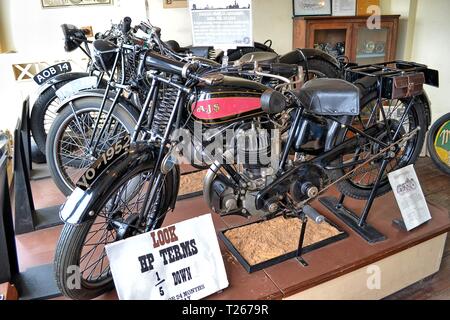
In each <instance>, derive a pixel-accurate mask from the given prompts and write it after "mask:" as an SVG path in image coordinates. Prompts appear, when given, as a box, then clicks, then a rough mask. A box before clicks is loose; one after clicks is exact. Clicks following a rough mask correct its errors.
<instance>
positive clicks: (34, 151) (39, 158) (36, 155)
mask: <svg viewBox="0 0 450 320" xmlns="http://www.w3.org/2000/svg"><path fill="white" fill-rule="evenodd" d="M31 161H33V162H34V163H37V164H43V163H46V162H47V159H46V158H45V154H43V153H42V152H41V150H39V147H38V146H37V144H36V142H35V141H34V139H31Z"/></svg>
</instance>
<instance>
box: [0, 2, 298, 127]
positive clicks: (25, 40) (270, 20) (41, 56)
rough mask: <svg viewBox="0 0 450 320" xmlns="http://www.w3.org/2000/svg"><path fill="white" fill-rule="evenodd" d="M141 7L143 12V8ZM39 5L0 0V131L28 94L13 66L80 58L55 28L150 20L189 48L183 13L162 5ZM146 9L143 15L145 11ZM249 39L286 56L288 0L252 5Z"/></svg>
mask: <svg viewBox="0 0 450 320" xmlns="http://www.w3.org/2000/svg"><path fill="white" fill-rule="evenodd" d="M146 2H147V4H148V7H146ZM40 3H41V2H40V0H0V31H1V32H0V37H1V44H2V48H3V49H6V50H9V51H15V52H16V53H13V54H1V55H0V74H1V75H2V76H1V77H0V95H1V97H2V98H1V100H0V101H1V102H0V104H1V105H0V109H3V110H5V109H7V110H8V112H4V113H3V116H2V117H0V128H9V129H10V130H11V129H13V128H14V126H15V124H16V121H17V117H18V116H19V114H20V105H21V101H22V100H23V99H24V98H25V97H26V96H27V95H28V94H30V93H31V94H32V93H34V91H35V90H36V89H37V86H36V85H35V84H34V83H33V82H31V81H24V82H20V83H18V82H15V80H14V74H13V72H12V67H11V66H12V64H14V63H30V62H40V61H46V62H51V61H55V60H65V59H75V60H77V59H79V58H80V57H83V55H82V54H81V52H80V51H79V50H78V51H76V52H74V53H70V54H67V53H66V52H65V51H64V49H63V35H62V32H61V29H60V25H61V24H63V23H70V24H74V25H76V26H79V27H82V26H92V27H93V28H94V32H102V31H105V30H106V29H108V28H109V26H110V23H111V20H112V21H113V22H118V21H120V20H121V19H122V18H123V17H125V16H130V17H131V18H132V19H133V21H135V22H139V21H141V20H144V19H146V18H147V17H148V18H149V19H150V21H151V22H152V24H154V25H156V26H159V27H161V28H162V37H163V39H164V40H170V39H175V40H177V41H178V42H180V44H181V45H190V44H192V32H191V18H190V15H189V11H188V9H187V8H181V9H163V0H147V1H146V0H114V3H115V4H114V6H88V7H70V8H55V9H42V8H41V4H40ZM146 8H148V10H146ZM253 11H254V12H253V14H254V38H255V41H259V42H264V41H266V40H267V39H272V40H273V48H274V49H275V50H276V51H278V52H280V53H286V52H288V51H290V50H291V49H292V0H277V1H275V0H253Z"/></svg>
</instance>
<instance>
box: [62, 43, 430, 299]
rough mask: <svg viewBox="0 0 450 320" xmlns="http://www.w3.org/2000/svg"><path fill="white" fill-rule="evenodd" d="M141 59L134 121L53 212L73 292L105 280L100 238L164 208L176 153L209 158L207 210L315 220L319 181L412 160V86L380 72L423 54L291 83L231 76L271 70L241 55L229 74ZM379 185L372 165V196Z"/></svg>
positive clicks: (156, 220)
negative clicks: (144, 83) (144, 89)
mask: <svg viewBox="0 0 450 320" xmlns="http://www.w3.org/2000/svg"><path fill="white" fill-rule="evenodd" d="M142 61H143V63H141V64H140V66H139V67H140V68H141V70H140V71H139V72H143V71H144V69H145V70H146V71H147V72H146V79H148V83H149V84H150V88H149V91H148V93H147V95H146V97H145V102H144V104H143V108H142V111H141V113H140V117H139V120H138V122H137V125H136V130H135V131H134V132H133V134H132V135H131V136H123V137H122V138H121V139H119V140H117V141H116V142H115V143H114V144H113V145H111V146H110V147H109V148H108V149H107V150H106V152H105V153H103V154H102V155H100V157H99V158H98V159H97V160H96V161H95V163H93V164H92V166H91V167H90V168H89V169H87V170H86V171H85V172H84V174H83V175H82V177H81V178H80V180H79V181H78V183H77V188H76V189H75V190H74V192H73V194H72V195H71V196H70V197H69V198H68V200H67V202H66V203H65V205H64V206H63V207H62V209H61V212H60V215H61V218H62V219H63V220H64V221H65V223H66V224H65V226H64V228H63V230H62V233H61V237H60V240H59V242H58V245H57V249H56V254H55V272H56V280H57V284H58V286H59V288H60V289H61V292H62V293H63V294H64V295H66V296H67V297H70V298H73V299H89V298H94V297H96V296H98V295H100V294H101V293H103V292H105V291H107V290H109V289H111V288H113V286H114V284H113V280H112V275H111V270H110V268H109V264H108V260H107V257H106V252H105V250H104V246H105V245H106V244H109V243H112V242H115V241H119V240H123V239H126V238H129V237H132V236H134V235H138V234H141V233H144V232H148V231H150V230H153V229H155V228H158V227H160V226H161V225H162V223H163V221H164V218H165V216H166V214H167V213H168V212H169V211H171V210H173V209H174V208H175V204H176V200H177V195H178V189H179V183H180V182H179V181H180V170H179V166H178V162H179V161H180V160H179V159H188V160H189V161H190V162H196V161H197V160H199V161H200V162H202V163H203V162H208V163H210V168H209V170H208V173H207V175H206V177H205V181H204V197H205V201H206V202H207V204H208V205H209V206H210V208H211V210H212V211H213V212H215V213H217V214H220V215H222V216H226V215H240V216H245V217H250V216H258V217H261V218H263V219H270V218H273V217H275V216H277V215H284V216H286V217H289V216H302V215H305V214H307V215H308V216H309V217H310V218H312V219H313V220H320V219H317V217H318V216H320V215H319V214H318V213H317V212H316V211H315V210H314V209H313V208H312V207H310V206H309V203H310V202H311V201H312V200H314V199H316V198H317V197H318V196H319V195H321V194H323V193H324V192H326V191H327V190H328V189H329V188H330V187H331V186H335V185H336V186H338V188H339V189H340V190H341V191H342V192H343V193H344V194H346V195H349V196H352V197H354V198H359V199H365V198H368V196H369V193H370V192H371V190H372V189H373V186H374V184H375V180H376V177H377V173H378V171H379V170H380V168H382V167H383V168H386V172H392V171H394V170H396V169H399V168H401V167H404V166H406V165H409V164H411V163H414V162H415V161H416V159H417V157H418V155H419V153H420V150H421V149H422V145H423V142H424V136H425V131H426V129H425V128H427V123H426V122H427V119H426V116H425V112H424V104H423V103H422V102H421V96H420V94H421V92H411V91H410V90H406V91H405V93H404V94H403V95H394V94H393V92H392V90H389V83H390V82H389V81H392V79H393V78H396V77H398V76H400V75H404V74H416V73H424V74H430V72H428V69H427V68H426V67H423V66H419V65H416V64H410V63H398V62H394V63H389V64H388V63H387V64H385V65H373V66H363V67H361V68H359V69H356V68H355V69H350V70H348V71H347V79H349V80H351V81H353V82H354V84H353V83H351V82H347V81H345V80H341V79H320V78H319V79H313V80H310V81H308V82H306V83H305V84H304V85H303V86H302V85H301V84H300V85H299V84H298V83H296V82H295V81H292V80H290V79H289V78H288V77H285V79H286V80H287V81H286V82H284V83H280V84H279V85H277V86H276V87H275V88H274V87H273V86H272V87H271V86H268V85H267V84H264V83H262V82H258V81H255V79H254V78H253V80H249V79H244V77H243V76H242V73H245V74H246V75H247V76H249V77H261V78H266V79H271V78H274V79H277V80H281V78H280V77H279V76H277V75H274V74H271V73H270V72H268V71H269V70H271V69H273V68H274V64H273V63H264V62H260V63H258V67H257V68H253V69H249V70H248V71H247V68H246V67H247V65H244V66H243V67H242V68H241V71H240V73H241V76H240V77H235V76H230V75H228V74H226V73H222V72H217V71H213V70H211V69H210V68H203V67H202V65H201V64H199V63H198V62H194V63H191V62H189V63H185V62H180V61H177V60H174V59H169V58H167V57H166V56H163V55H161V54H158V53H156V52H154V51H151V50H150V51H148V52H146V53H145V55H144V56H143V60H142ZM275 66H276V68H279V69H283V70H288V69H289V68H291V67H292V65H286V64H284V65H283V64H281V63H279V62H278V64H276V65H275ZM264 70H267V71H264ZM291 70H292V69H291ZM293 79H295V77H294V78H293ZM389 79H391V80H389ZM269 83H270V81H269ZM426 83H428V84H435V83H434V82H433V79H430V77H428V78H427V81H426ZM391 84H392V82H391ZM391 88H392V86H391ZM401 108H402V109H401ZM399 110H402V111H401V112H400V111H399ZM389 190H390V187H389V181H388V179H387V176H384V177H383V178H382V180H381V183H380V188H379V189H378V193H377V196H381V195H382V194H384V193H386V192H388V191H389ZM69 266H79V267H80V274H81V278H82V279H81V289H71V288H70V287H69V286H68V285H67V283H68V281H67V280H68V276H69V274H68V273H67V270H68V267H69Z"/></svg>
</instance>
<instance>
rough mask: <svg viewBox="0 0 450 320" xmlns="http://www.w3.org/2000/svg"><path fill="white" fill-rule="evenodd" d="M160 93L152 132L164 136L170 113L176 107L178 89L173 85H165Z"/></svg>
mask: <svg viewBox="0 0 450 320" xmlns="http://www.w3.org/2000/svg"><path fill="white" fill-rule="evenodd" d="M159 93H160V99H158V105H157V109H156V112H155V117H154V118H153V123H152V132H153V133H154V134H157V135H159V136H162V135H164V132H165V131H166V128H167V124H168V123H169V120H170V115H171V114H172V111H173V109H174V107H175V103H176V99H177V95H178V89H176V88H174V87H171V86H165V87H163V88H161V89H160V92H159Z"/></svg>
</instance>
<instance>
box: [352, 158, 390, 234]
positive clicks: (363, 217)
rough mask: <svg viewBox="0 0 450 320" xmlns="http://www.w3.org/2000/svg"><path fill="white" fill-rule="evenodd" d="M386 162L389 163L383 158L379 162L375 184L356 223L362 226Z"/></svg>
mask: <svg viewBox="0 0 450 320" xmlns="http://www.w3.org/2000/svg"><path fill="white" fill-rule="evenodd" d="M388 164H389V161H388V160H387V159H384V160H383V163H382V164H381V169H380V172H379V173H378V176H377V180H376V181H375V185H374V186H373V188H372V191H371V193H370V196H369V200H367V202H366V205H365V206H364V210H363V212H362V214H361V218H360V219H359V222H358V225H359V226H360V227H362V226H364V225H365V224H366V220H367V217H368V216H369V212H370V209H371V208H372V205H373V202H374V200H375V197H376V194H377V191H378V187H379V186H380V183H381V179H383V175H384V172H385V171H386V168H387V165H388Z"/></svg>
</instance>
